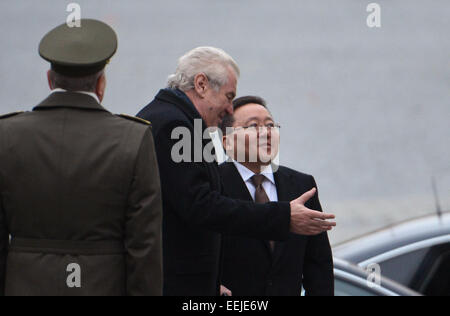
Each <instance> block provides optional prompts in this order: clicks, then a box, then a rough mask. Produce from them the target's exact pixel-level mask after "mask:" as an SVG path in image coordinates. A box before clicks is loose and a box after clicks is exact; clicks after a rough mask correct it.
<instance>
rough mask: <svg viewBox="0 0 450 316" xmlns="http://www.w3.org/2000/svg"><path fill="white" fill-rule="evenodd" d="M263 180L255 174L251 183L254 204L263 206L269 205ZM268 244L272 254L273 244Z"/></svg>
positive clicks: (271, 242)
mask: <svg viewBox="0 0 450 316" xmlns="http://www.w3.org/2000/svg"><path fill="white" fill-rule="evenodd" d="M265 180H266V177H265V176H263V175H262V174H255V175H254V176H253V177H252V183H253V185H254V186H255V188H256V191H255V202H256V203H258V204H265V203H269V202H270V199H269V197H268V196H267V193H266V191H265V190H264V187H263V183H264V181H265ZM269 244H270V249H271V250H272V252H273V251H274V249H275V242H273V241H269Z"/></svg>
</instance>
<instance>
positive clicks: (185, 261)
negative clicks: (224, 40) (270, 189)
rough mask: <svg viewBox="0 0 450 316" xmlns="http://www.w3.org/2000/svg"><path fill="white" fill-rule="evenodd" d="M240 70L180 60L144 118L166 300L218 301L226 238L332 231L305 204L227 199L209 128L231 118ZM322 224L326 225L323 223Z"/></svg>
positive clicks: (214, 58) (216, 55) (230, 63)
mask: <svg viewBox="0 0 450 316" xmlns="http://www.w3.org/2000/svg"><path fill="white" fill-rule="evenodd" d="M238 76H239V68H238V66H237V65H236V63H235V62H234V60H233V59H232V58H231V57H230V56H229V55H228V54H226V53H225V52H224V51H222V50H220V49H217V48H212V47H200V48H197V49H194V50H192V51H190V52H188V53H187V54H186V55H184V56H183V57H181V58H180V60H179V64H178V68H177V70H176V73H175V74H174V75H172V76H170V77H169V84H168V88H167V89H164V90H161V91H160V92H159V93H158V95H157V96H156V98H155V100H154V101H153V102H151V103H150V104H149V105H148V106H147V107H145V108H144V109H143V110H142V111H141V112H140V113H139V114H138V116H139V117H141V118H144V119H147V120H151V121H152V123H153V136H154V139H155V146H156V153H157V156H158V163H159V168H160V173H161V187H162V194H163V210H164V211H163V246H164V254H163V258H164V295H182V296H185V295H200V296H214V295H218V294H219V285H220V284H219V282H220V279H219V271H220V263H221V259H220V249H221V233H235V234H243V235H245V236H248V237H254V238H261V239H272V240H285V239H287V238H288V237H289V235H290V232H293V233H297V234H306V235H314V234H319V233H322V232H324V231H327V230H330V229H331V228H332V227H333V226H334V225H335V223H333V222H328V221H326V220H327V219H331V218H334V216H333V215H329V214H323V213H321V212H317V211H313V210H310V209H308V208H306V207H305V206H304V200H305V199H309V197H310V196H311V197H312V195H314V190H311V191H310V192H308V193H306V194H305V196H303V197H301V198H298V199H294V200H293V201H291V202H289V201H286V202H279V203H267V204H260V205H255V204H254V203H251V202H245V201H237V200H234V199H230V198H226V197H224V196H223V195H222V194H221V192H222V184H221V183H222V182H221V178H220V175H219V170H218V166H217V163H216V162H215V161H214V155H213V152H212V148H213V146H212V145H211V143H210V141H209V139H205V138H207V137H205V136H208V133H207V128H208V127H217V126H218V124H219V123H220V121H221V120H222V118H223V117H224V116H225V115H226V114H231V113H232V112H233V107H232V100H233V99H234V97H235V95H236V86H237V78H238ZM317 219H321V220H317Z"/></svg>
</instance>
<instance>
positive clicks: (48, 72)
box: [47, 70, 53, 90]
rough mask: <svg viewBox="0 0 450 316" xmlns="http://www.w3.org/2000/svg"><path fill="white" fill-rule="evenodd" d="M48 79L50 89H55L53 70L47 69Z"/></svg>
mask: <svg viewBox="0 0 450 316" xmlns="http://www.w3.org/2000/svg"><path fill="white" fill-rule="evenodd" d="M47 81H48V86H49V88H50V90H53V83H52V71H51V70H49V71H47Z"/></svg>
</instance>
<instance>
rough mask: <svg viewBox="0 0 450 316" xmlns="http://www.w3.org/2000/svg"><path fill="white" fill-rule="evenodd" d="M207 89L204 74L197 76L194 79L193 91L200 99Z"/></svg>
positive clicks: (207, 85) (207, 83)
mask: <svg viewBox="0 0 450 316" xmlns="http://www.w3.org/2000/svg"><path fill="white" fill-rule="evenodd" d="M208 89H209V80H208V77H207V76H206V75H205V74H204V73H200V74H197V75H196V76H195V78H194V90H195V92H197V94H198V95H199V97H200V98H202V99H203V98H204V97H205V94H206V92H207V91H208Z"/></svg>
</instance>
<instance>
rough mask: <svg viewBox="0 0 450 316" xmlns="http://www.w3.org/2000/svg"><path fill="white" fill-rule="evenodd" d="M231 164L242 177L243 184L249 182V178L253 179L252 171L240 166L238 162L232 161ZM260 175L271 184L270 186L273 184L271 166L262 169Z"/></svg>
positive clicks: (273, 178)
mask: <svg viewBox="0 0 450 316" xmlns="http://www.w3.org/2000/svg"><path fill="white" fill-rule="evenodd" d="M233 163H234V165H235V166H236V168H237V170H238V171H239V173H240V175H241V176H242V179H243V180H244V182H247V181H250V180H251V178H253V176H254V175H255V173H254V172H253V171H251V170H250V169H248V168H247V167H245V166H244V165H242V164H240V163H239V162H237V161H235V160H233ZM261 174H262V175H263V176H265V177H266V179H267V180H269V181H270V182H272V184H275V177H274V176H273V169H272V165H268V166H267V167H266V168H264V170H263V171H262V172H261Z"/></svg>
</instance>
